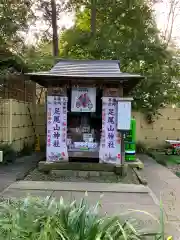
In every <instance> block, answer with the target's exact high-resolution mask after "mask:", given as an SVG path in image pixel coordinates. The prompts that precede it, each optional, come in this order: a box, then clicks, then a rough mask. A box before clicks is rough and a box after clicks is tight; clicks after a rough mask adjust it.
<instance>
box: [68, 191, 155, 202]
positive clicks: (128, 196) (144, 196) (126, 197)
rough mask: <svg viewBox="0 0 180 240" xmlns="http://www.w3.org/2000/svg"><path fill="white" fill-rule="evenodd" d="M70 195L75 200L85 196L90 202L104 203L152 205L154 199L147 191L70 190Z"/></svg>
mask: <svg viewBox="0 0 180 240" xmlns="http://www.w3.org/2000/svg"><path fill="white" fill-rule="evenodd" d="M71 194H72V197H73V198H74V199H76V200H77V201H79V200H81V199H82V198H85V199H86V200H87V201H88V202H89V203H90V204H95V203H96V202H98V201H99V202H100V203H102V204H104V203H112V202H113V204H119V203H129V204H130V203H131V204H134V203H138V204H140V205H141V204H142V205H151V204H152V205H153V204H155V203H154V200H153V199H152V197H151V196H150V195H149V194H148V193H138V194H137V193H109V192H98V193H97V192H88V193H85V192H71Z"/></svg>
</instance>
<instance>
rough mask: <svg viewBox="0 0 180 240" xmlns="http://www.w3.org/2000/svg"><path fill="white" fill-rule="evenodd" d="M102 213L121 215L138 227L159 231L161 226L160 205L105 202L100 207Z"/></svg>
mask: <svg viewBox="0 0 180 240" xmlns="http://www.w3.org/2000/svg"><path fill="white" fill-rule="evenodd" d="M100 212H101V214H104V213H106V214H108V215H111V216H120V218H121V219H123V220H129V221H130V222H132V223H133V224H134V226H135V227H136V228H137V229H141V230H142V231H143V230H145V229H147V230H149V231H150V232H152V231H158V230H159V229H160V226H159V224H158V220H159V207H158V206H156V205H139V204H132V203H120V204H114V203H104V204H102V207H101V209H100Z"/></svg>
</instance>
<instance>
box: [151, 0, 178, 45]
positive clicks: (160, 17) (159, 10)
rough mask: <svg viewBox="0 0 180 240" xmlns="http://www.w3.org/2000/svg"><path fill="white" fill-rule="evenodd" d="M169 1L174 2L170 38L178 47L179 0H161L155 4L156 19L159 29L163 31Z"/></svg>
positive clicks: (165, 25) (168, 9)
mask: <svg viewBox="0 0 180 240" xmlns="http://www.w3.org/2000/svg"><path fill="white" fill-rule="evenodd" d="M171 2H174V3H175V4H176V7H175V20H174V24H173V31H172V40H173V41H174V42H175V43H176V45H178V46H179V47H180V24H179V23H180V0H162V2H161V3H158V4H156V5H155V14H156V21H157V25H158V27H159V29H160V30H161V31H162V32H164V31H165V29H166V27H167V19H168V15H169V11H170V3H171ZM170 25H171V24H170Z"/></svg>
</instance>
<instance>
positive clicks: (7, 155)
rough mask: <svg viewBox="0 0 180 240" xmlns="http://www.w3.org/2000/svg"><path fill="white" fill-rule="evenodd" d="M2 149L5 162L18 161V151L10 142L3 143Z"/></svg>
mask: <svg viewBox="0 0 180 240" xmlns="http://www.w3.org/2000/svg"><path fill="white" fill-rule="evenodd" d="M0 151H3V163H5V164H6V163H12V162H15V161H16V152H15V151H14V149H13V148H12V146H11V145H9V144H1V145H0Z"/></svg>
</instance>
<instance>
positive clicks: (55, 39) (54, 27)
mask: <svg viewBox="0 0 180 240" xmlns="http://www.w3.org/2000/svg"><path fill="white" fill-rule="evenodd" d="M51 19H52V30H53V56H54V57H57V56H58V55H59V47H58V32H57V12H56V2H55V0H51Z"/></svg>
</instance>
